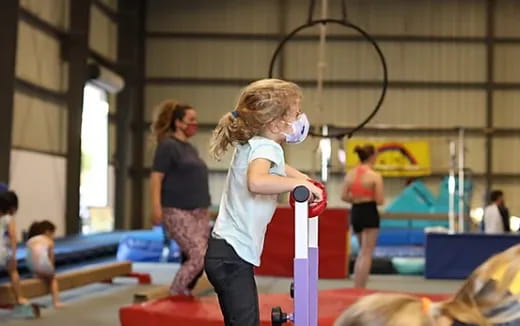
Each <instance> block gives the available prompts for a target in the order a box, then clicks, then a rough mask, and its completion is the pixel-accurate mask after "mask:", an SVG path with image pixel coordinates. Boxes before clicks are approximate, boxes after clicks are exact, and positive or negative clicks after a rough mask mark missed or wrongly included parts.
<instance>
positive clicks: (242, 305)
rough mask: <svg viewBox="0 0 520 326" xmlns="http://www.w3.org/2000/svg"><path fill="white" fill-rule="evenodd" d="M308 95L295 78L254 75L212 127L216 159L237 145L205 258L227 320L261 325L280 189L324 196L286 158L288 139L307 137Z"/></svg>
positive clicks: (212, 149)
mask: <svg viewBox="0 0 520 326" xmlns="http://www.w3.org/2000/svg"><path fill="white" fill-rule="evenodd" d="M301 97H302V94H301V90H300V88H299V87H298V86H297V85H296V84H294V83H291V82H287V81H283V80H278V79H264V80H259V81H256V82H253V83H252V84H250V85H249V86H247V87H246V88H245V89H244V90H243V91H242V94H241V96H240V98H239V100H238V104H237V106H236V108H235V109H234V111H233V112H231V113H227V114H225V115H224V116H223V117H222V118H221V119H220V121H219V123H218V126H217V127H216V129H215V131H214V133H213V139H212V143H211V147H210V152H211V154H212V155H213V156H214V157H215V158H216V159H220V158H221V157H222V155H223V154H224V153H225V152H226V151H227V149H228V148H229V147H231V146H234V147H235V150H234V154H233V158H232V162H231V166H230V168H229V171H228V175H227V180H226V184H225V186H224V189H223V194H222V198H221V202H220V207H219V212H218V216H217V220H216V223H215V226H214V229H213V232H212V233H211V237H210V239H209V243H208V250H207V253H206V257H205V270H206V274H207V276H208V279H209V281H210V282H211V284H212V285H213V287H214V288H215V291H216V293H217V295H218V300H219V304H220V308H221V310H222V314H223V316H224V321H225V324H226V325H227V326H238V325H239V326H257V325H259V324H260V317H259V309H258V295H257V288H256V283H255V279H254V270H253V268H254V266H259V265H260V256H261V254H262V249H263V245H264V237H265V232H266V228H267V225H268V224H269V222H270V221H271V218H272V216H273V214H274V211H275V209H276V206H277V199H278V195H279V194H282V193H285V192H289V191H292V190H293V189H294V188H295V187H296V186H299V185H304V186H306V187H307V188H308V189H309V190H310V191H311V193H312V194H313V201H314V202H319V201H321V199H322V198H323V192H322V190H321V189H320V188H318V187H317V186H316V185H314V184H313V183H311V182H310V181H309V178H308V177H307V176H306V175H305V174H303V173H301V172H299V171H298V170H296V169H294V168H292V167H291V166H289V165H287V164H286V163H285V159H284V150H283V147H282V144H284V143H290V144H298V143H301V142H303V141H304V140H305V138H306V136H307V133H308V131H309V121H308V120H307V117H306V115H305V114H304V113H302V112H301V108H300V100H301Z"/></svg>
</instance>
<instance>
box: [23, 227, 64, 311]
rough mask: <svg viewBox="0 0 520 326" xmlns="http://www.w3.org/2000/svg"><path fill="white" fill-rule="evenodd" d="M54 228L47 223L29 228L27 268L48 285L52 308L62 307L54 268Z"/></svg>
mask: <svg viewBox="0 0 520 326" xmlns="http://www.w3.org/2000/svg"><path fill="white" fill-rule="evenodd" d="M55 232H56V226H55V225H54V224H53V223H52V222H49V221H42V222H34V223H33V224H31V226H30V227H29V240H28V241H27V256H26V261H27V266H28V267H29V269H30V270H31V272H33V274H34V275H35V276H36V277H38V278H41V279H42V280H44V281H45V282H46V283H48V284H49V288H50V290H51V295H52V303H53V305H54V308H60V307H62V303H61V302H60V300H59V289H58V280H56V275H55V268H54V233H55Z"/></svg>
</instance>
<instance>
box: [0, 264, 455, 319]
mask: <svg viewBox="0 0 520 326" xmlns="http://www.w3.org/2000/svg"><path fill="white" fill-rule="evenodd" d="M177 269H178V265H177V264H142V263H139V264H134V271H136V272H148V273H150V274H151V275H152V282H153V283H154V285H151V286H157V285H165V284H169V282H170V281H171V279H172V276H173V275H174V274H175V273H176V271H177ZM290 283H291V279H289V278H275V277H257V284H258V289H259V292H261V293H283V292H287V293H288V289H289V285H290ZM460 283H461V282H460V281H453V280H441V281H439V280H424V278H423V277H416V276H401V275H373V276H371V278H370V282H369V284H368V287H369V288H370V289H378V290H390V291H404V292H414V293H421V292H422V293H424V292H427V293H453V292H454V291H455V290H456V289H457V288H458V287H459V286H460ZM350 286H352V281H351V280H347V279H345V280H338V279H336V280H321V281H320V282H319V287H320V289H337V288H344V287H350ZM143 287H146V286H141V285H137V284H135V281H133V280H128V279H116V280H115V281H114V283H113V284H101V283H98V284H92V285H89V286H85V287H81V288H77V289H74V290H70V291H64V292H62V293H61V298H62V300H63V301H64V303H65V304H66V306H65V307H64V308H62V309H60V311H59V313H58V312H57V311H56V310H54V309H52V308H48V309H43V310H42V315H43V317H44V318H40V319H37V320H19V319H13V318H12V316H10V313H9V312H8V311H6V310H0V323H1V324H2V325H6V326H11V325H31V326H55V325H72V324H73V325H74V326H87V325H88V326H90V325H96V326H108V325H110V326H114V325H119V315H118V311H119V308H120V307H122V306H124V305H128V304H130V303H131V302H132V299H133V295H134V293H135V292H137V291H138V290H142V289H143ZM147 287H150V286H147ZM208 295H212V294H211V293H210V294H208ZM34 302H37V303H41V304H42V305H45V306H50V305H51V300H50V297H48V296H46V297H42V298H39V299H37V300H34Z"/></svg>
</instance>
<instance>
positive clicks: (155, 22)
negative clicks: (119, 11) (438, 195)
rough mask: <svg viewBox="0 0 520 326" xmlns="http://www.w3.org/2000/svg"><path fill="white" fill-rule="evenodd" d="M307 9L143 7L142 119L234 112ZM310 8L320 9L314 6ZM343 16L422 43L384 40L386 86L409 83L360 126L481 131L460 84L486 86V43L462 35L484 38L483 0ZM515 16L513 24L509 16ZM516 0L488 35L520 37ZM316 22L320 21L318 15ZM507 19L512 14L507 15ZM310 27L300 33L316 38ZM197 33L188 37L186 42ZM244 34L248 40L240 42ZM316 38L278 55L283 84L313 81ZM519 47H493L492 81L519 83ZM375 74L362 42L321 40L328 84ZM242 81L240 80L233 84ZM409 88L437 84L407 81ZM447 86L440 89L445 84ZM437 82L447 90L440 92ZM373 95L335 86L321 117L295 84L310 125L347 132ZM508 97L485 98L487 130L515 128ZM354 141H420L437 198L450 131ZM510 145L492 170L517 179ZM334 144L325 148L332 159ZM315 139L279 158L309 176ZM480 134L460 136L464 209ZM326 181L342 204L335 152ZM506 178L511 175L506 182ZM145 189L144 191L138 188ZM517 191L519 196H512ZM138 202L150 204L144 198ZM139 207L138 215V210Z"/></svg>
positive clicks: (429, 1)
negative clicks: (490, 106) (165, 107)
mask: <svg viewBox="0 0 520 326" xmlns="http://www.w3.org/2000/svg"><path fill="white" fill-rule="evenodd" d="M308 3H309V2H308V1H302V0H288V1H275V0H266V1H245V0H243V1H240V0H223V1H211V0H192V1H184V0H181V1H166V0H153V1H150V2H149V9H148V19H147V21H148V26H147V29H148V32H149V34H148V41H147V53H146V54H147V60H146V73H147V77H148V83H147V86H146V91H145V96H146V100H145V104H146V109H147V119H149V120H151V118H152V110H153V108H154V106H155V105H156V104H157V103H158V102H160V101H161V100H163V99H164V98H176V99H179V100H182V101H185V102H188V103H190V104H192V105H194V106H195V107H196V108H197V109H198V111H199V118H200V121H201V122H202V123H208V124H211V123H216V121H217V119H218V118H219V117H220V116H221V115H222V114H224V113H225V112H227V111H230V110H232V108H233V105H234V103H235V100H236V98H237V96H238V93H239V90H240V87H241V86H245V81H247V80H254V79H258V78H264V77H266V76H267V73H268V72H267V70H268V65H269V61H270V58H271V55H272V53H273V52H274V50H275V48H276V46H277V44H278V41H277V40H276V36H277V35H280V33H282V34H285V33H286V32H288V31H290V30H292V29H293V28H295V27H296V26H298V25H300V24H302V23H304V22H305V20H306V15H307V9H308ZM317 3H319V1H317ZM339 3H340V2H339V1H332V0H331V1H329V16H331V17H336V18H339V17H340V8H339ZM347 6H348V16H349V19H350V20H351V21H352V22H354V23H355V24H357V25H359V26H361V27H363V28H364V29H365V30H367V31H368V32H369V33H371V34H374V35H389V36H428V37H431V38H432V40H431V41H425V40H422V41H421V42H410V41H409V40H391V41H382V42H381V43H380V46H381V48H382V50H383V52H384V54H385V55H386V58H387V61H388V66H389V78H390V80H392V81H404V82H411V84H410V83H409V84H408V86H406V85H405V86H402V87H395V88H391V89H389V92H388V94H387V98H386V100H385V103H384V106H383V107H382V109H381V111H380V113H379V114H378V115H377V116H376V117H375V118H374V119H373V121H372V122H371V123H370V125H372V126H378V125H388V126H389V128H390V129H391V128H392V126H404V125H406V126H416V127H417V128H421V127H423V128H426V127H429V128H441V127H445V128H448V127H470V128H482V129H483V128H484V127H485V126H486V123H487V121H486V91H485V88H484V87H478V86H477V87H469V86H461V87H457V85H458V84H471V83H474V84H477V83H486V78H487V76H486V59H487V55H486V44H485V42H483V41H482V42H477V41H474V40H471V38H481V39H484V38H485V36H486V1H484V0H474V1H466V0H458V1H456V0H418V1H409V0H393V1H386V0H363V1H352V0H350V1H347ZM515 13H516V16H515ZM519 13H520V3H518V2H516V1H514V0H503V1H497V11H496V18H495V21H496V26H495V30H496V36H497V37H520V26H519V25H520V20H518V19H517V17H518V14H519ZM315 15H316V16H317V15H319V11H318V10H317V11H316V13H315ZM515 17H516V18H515ZM317 32H318V29H317V28H316V29H313V30H306V31H304V32H302V33H301V34H303V35H305V34H312V33H314V34H316V33H317ZM329 33H330V34H331V35H349V34H352V32H351V31H349V30H345V29H342V28H338V27H331V28H329ZM194 34H195V35H194ZM240 34H248V35H250V36H251V37H250V38H247V37H240ZM438 37H445V38H450V37H459V38H466V39H468V40H461V41H460V42H457V41H453V40H444V41H439V40H435V38H438ZM317 46H318V42H317V40H295V41H292V42H290V43H289V44H288V45H287V46H286V48H285V53H284V58H283V61H284V64H283V68H280V67H279V69H278V70H276V71H277V72H279V70H280V69H281V70H283V76H284V77H285V78H286V79H292V80H305V81H312V80H315V78H316V71H317V54H318V51H317ZM519 52H520V45H512V44H497V45H496V50H495V67H496V69H495V76H494V77H495V81H497V82H516V83H518V82H520V68H518V65H516V64H515V58H518V54H519ZM380 75H381V68H380V66H379V65H378V61H377V57H376V56H375V53H374V52H373V50H372V49H371V48H370V45H369V44H367V43H363V42H359V41H338V40H331V41H330V42H328V45H327V70H326V77H325V78H326V79H327V80H330V81H333V80H349V81H363V80H377V79H379V78H380ZM241 81H243V82H242V83H241ZM413 82H418V83H424V84H428V83H431V82H436V83H441V84H442V85H441V86H439V87H437V88H433V87H429V86H424V85H423V86H417V85H412V84H413ZM447 84H449V85H447ZM446 85H447V86H446ZM378 92H379V90H378V89H377V88H373V87H371V88H368V87H367V88H363V87H355V88H348V87H342V86H334V87H327V88H326V89H325V90H324V93H323V98H322V102H323V107H324V108H325V111H324V114H321V113H320V111H319V109H318V106H317V105H316V101H317V99H316V90H315V87H313V86H312V87H305V88H304V96H305V98H304V103H303V107H304V110H305V111H306V112H307V113H308V114H309V116H310V119H311V121H312V122H314V123H316V124H321V123H332V124H334V125H344V126H353V125H356V124H357V123H359V122H360V121H361V120H362V119H363V118H364V117H366V116H367V114H368V113H369V112H370V110H371V109H372V107H373V105H374V104H375V101H376V99H377V94H378ZM518 94H520V93H519V91H518V90H507V91H495V92H494V105H495V109H494V112H493V117H494V120H495V125H496V127H512V128H518V126H519V122H520V121H519V120H520V113H518V112H517V111H518V110H517V111H515V103H516V102H517V101H515V100H517V99H520V95H518ZM209 135H210V132H209V131H204V132H201V133H200V135H198V136H197V137H196V138H195V139H194V143H195V144H196V145H197V146H198V147H199V150H200V152H201V155H202V156H203V157H204V158H206V159H207V162H208V164H209V166H210V168H211V169H212V171H213V172H212V174H211V191H212V196H213V203H214V204H218V201H219V198H220V189H221V188H222V183H223V181H224V177H225V172H224V171H225V169H226V167H227V164H228V159H229V157H227V158H226V159H224V160H223V161H222V162H214V161H211V160H210V159H209V158H208V155H207V147H208V146H207V142H208V140H209ZM358 137H370V138H389V137H391V138H393V139H403V140H405V139H427V140H428V141H429V142H430V146H431V162H432V169H433V171H434V172H435V173H434V175H433V176H432V177H428V178H425V181H426V183H427V185H428V186H429V187H430V188H431V189H432V190H433V191H434V192H437V188H438V184H439V182H440V180H441V175H446V174H447V172H448V167H449V157H448V141H449V140H450V139H455V138H456V133H455V132H448V131H446V130H444V131H442V130H439V131H438V132H433V133H430V134H425V133H424V132H414V131H413V130H410V131H403V132H392V133H388V132H385V131H384V130H382V131H379V132H372V133H366V132H365V133H363V134H360V135H359V136H358ZM518 142H519V139H518V137H517V136H515V137H512V136H501V137H497V138H495V139H494V141H493V143H494V146H493V149H494V150H493V172H494V173H497V174H504V173H509V174H512V173H516V174H518V173H520V168H519V167H518V165H517V164H516V163H515V162H516V161H517V160H518V158H517V155H519V154H517V151H514V150H512V149H514V148H517V147H515V145H518V144H519V143H518ZM340 145H341V144H339V143H337V142H335V144H334V146H335V152H336V150H337V148H338V147H339V146H340ZM316 146H317V140H316V139H310V140H309V141H307V142H306V143H305V144H303V145H298V146H286V155H287V160H288V162H290V163H292V164H293V165H295V166H296V167H298V168H300V169H303V170H311V169H312V168H313V167H315V166H316V164H314V163H313V160H314V157H315V155H314V154H313V153H314V149H315V148H316ZM152 154H153V144H152V143H151V142H148V143H147V150H146V151H145V155H146V157H145V162H146V165H147V166H150V164H151V156H152ZM485 159H486V157H485V134H484V132H483V130H482V132H477V133H475V132H472V133H468V135H467V136H466V162H467V167H468V168H470V169H471V171H472V172H473V174H474V175H475V177H474V180H475V182H476V191H475V193H474V206H476V205H481V204H482V200H483V191H484V178H483V176H484V173H485V168H486V163H485ZM332 165H333V167H332V169H333V171H335V172H336V173H333V175H332V178H331V180H330V182H329V185H328V187H329V192H330V193H331V196H330V201H331V206H341V205H343V203H341V202H340V200H339V192H340V189H341V182H342V175H341V173H340V172H341V171H342V169H343V168H342V167H341V165H340V163H339V161H338V159H337V158H336V155H333V162H332ZM508 177H509V178H510V179H507V178H506V177H505V176H503V175H502V176H500V175H497V176H496V178H495V179H494V180H493V183H494V186H495V187H499V188H503V189H504V190H505V191H506V192H507V195H508V197H509V198H514V197H515V196H516V194H517V193H519V192H520V190H518V189H517V188H518V187H517V181H518V176H513V175H509V176H508ZM511 178H512V179H511ZM405 182H406V180H405V179H403V178H388V179H386V190H387V196H388V199H389V200H390V199H391V198H393V197H394V196H396V195H397V194H398V193H399V192H400V191H401V190H402V188H403V186H404V184H405ZM147 189H148V188H146V190H147ZM519 194H520V193H519ZM145 202H146V203H148V202H149V197H148V194H147V193H145ZM510 206H511V209H512V212H513V213H514V212H518V213H517V214H520V203H518V204H517V203H515V202H513V201H512V200H511V201H510ZM145 209H148V208H147V206H146V205H145Z"/></svg>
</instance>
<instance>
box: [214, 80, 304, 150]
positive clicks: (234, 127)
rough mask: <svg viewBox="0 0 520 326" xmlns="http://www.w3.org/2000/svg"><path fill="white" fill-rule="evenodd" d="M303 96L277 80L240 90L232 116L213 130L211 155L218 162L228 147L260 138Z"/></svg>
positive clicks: (229, 114) (250, 85) (259, 81)
mask: <svg viewBox="0 0 520 326" xmlns="http://www.w3.org/2000/svg"><path fill="white" fill-rule="evenodd" d="M301 96H302V94H301V90H300V88H299V87H298V86H297V85H296V84H294V83H291V82H287V81H283V80H279V79H262V80H258V81H255V82H253V83H251V84H249V85H248V86H247V87H246V88H244V90H243V91H242V93H241V95H240V97H239V99H238V103H237V105H236V107H235V110H234V112H233V113H226V114H225V115H223V116H222V118H220V120H219V122H218V125H217V127H216V128H215V130H214V131H213V137H212V139H211V144H210V154H211V155H212V156H213V157H214V158H215V159H217V160H219V159H220V158H221V157H222V155H223V154H224V153H225V152H226V151H227V149H228V147H229V146H230V145H233V144H235V143H239V144H244V143H246V142H247V141H248V140H249V139H251V138H252V137H254V136H257V135H259V134H260V133H261V132H262V131H263V130H264V128H265V126H266V124H268V123H269V122H271V121H274V120H276V119H279V118H281V117H283V116H285V115H286V113H287V112H288V111H289V108H290V107H291V105H293V104H294V103H295V102H296V100H297V99H300V98H301Z"/></svg>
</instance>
